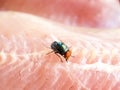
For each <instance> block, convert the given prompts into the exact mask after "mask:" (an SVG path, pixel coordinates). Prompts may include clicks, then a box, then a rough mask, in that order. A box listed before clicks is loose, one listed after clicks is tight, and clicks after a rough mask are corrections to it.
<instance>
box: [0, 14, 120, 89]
mask: <svg viewBox="0 0 120 90" xmlns="http://www.w3.org/2000/svg"><path fill="white" fill-rule="evenodd" d="M0 20H1V21H0V27H1V29H0V32H1V35H0V42H1V44H0V51H1V52H0V89H1V90H21V89H25V90H89V89H91V90H108V89H112V90H119V89H120V76H119V75H120V65H119V62H120V61H119V53H120V52H119V48H120V46H119V42H118V41H119V37H115V35H117V34H118V35H119V33H118V32H119V30H116V31H114V33H110V32H109V31H106V32H107V33H108V34H110V35H111V36H114V37H115V38H114V39H115V40H116V41H115V40H113V38H111V37H110V36H104V32H103V33H102V32H100V31H97V30H95V31H96V32H97V36H96V35H94V34H93V33H86V34H85V31H86V30H87V29H85V28H78V29H79V32H77V33H75V32H74V31H73V30H74V29H73V28H72V29H71V27H67V28H66V27H61V25H59V24H56V23H55V22H51V21H47V20H45V19H43V18H38V17H34V16H29V15H26V14H20V13H15V12H8V13H5V12H3V13H2V12H1V13H0ZM13 21H14V22H13ZM6 22H8V23H6ZM23 22H24V23H23ZM28 26H29V27H28ZM51 35H53V36H55V37H56V38H58V39H60V40H62V41H64V42H65V43H66V44H68V45H69V46H70V47H71V49H72V51H73V52H72V55H73V56H74V57H70V58H69V62H68V63H67V62H66V61H65V60H64V58H62V59H63V61H64V62H63V63H62V62H60V59H59V58H58V57H57V56H56V55H55V54H54V53H52V54H49V55H46V53H48V52H50V51H51V50H50V49H49V48H48V47H50V44H51V43H52V42H53V41H54V39H53V38H52V37H51Z"/></svg>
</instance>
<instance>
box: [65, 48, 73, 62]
mask: <svg viewBox="0 0 120 90" xmlns="http://www.w3.org/2000/svg"><path fill="white" fill-rule="evenodd" d="M71 53H72V52H71V51H70V50H68V51H67V52H66V54H65V59H66V60H67V59H68V58H69V57H70V56H71Z"/></svg>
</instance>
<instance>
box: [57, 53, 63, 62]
mask: <svg viewBox="0 0 120 90" xmlns="http://www.w3.org/2000/svg"><path fill="white" fill-rule="evenodd" d="M55 54H56V55H57V56H58V57H59V58H60V61H61V62H63V60H62V58H61V56H60V55H58V54H57V53H55Z"/></svg>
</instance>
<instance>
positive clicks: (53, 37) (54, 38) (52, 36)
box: [50, 34, 60, 42]
mask: <svg viewBox="0 0 120 90" xmlns="http://www.w3.org/2000/svg"><path fill="white" fill-rule="evenodd" d="M50 36H51V38H52V39H53V40H54V41H56V42H60V40H58V39H57V37H55V36H54V35H53V34H51V35H50Z"/></svg>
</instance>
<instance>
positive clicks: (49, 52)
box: [46, 51, 54, 55]
mask: <svg viewBox="0 0 120 90" xmlns="http://www.w3.org/2000/svg"><path fill="white" fill-rule="evenodd" d="M53 52H54V51H51V52H48V53H47V54H46V55H48V54H50V53H53Z"/></svg>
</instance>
